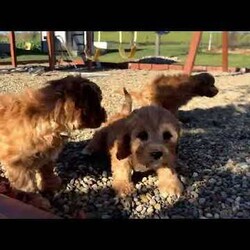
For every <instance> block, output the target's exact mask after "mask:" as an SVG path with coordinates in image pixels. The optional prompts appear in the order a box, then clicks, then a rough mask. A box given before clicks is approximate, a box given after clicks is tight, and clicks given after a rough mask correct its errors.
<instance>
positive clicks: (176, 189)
mask: <svg viewBox="0 0 250 250" xmlns="http://www.w3.org/2000/svg"><path fill="white" fill-rule="evenodd" d="M158 187H159V190H160V194H161V195H162V196H163V197H164V198H166V197H167V196H177V197H180V196H181V194H182V192H183V190H184V187H183V184H182V183H181V181H180V180H179V179H178V178H176V179H175V180H171V181H164V182H163V181H162V182H160V183H159V186H158Z"/></svg>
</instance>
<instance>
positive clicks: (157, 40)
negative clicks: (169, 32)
mask: <svg viewBox="0 0 250 250" xmlns="http://www.w3.org/2000/svg"><path fill="white" fill-rule="evenodd" d="M160 46H161V35H160V34H158V33H156V38H155V56H159V55H160V54H161V51H160Z"/></svg>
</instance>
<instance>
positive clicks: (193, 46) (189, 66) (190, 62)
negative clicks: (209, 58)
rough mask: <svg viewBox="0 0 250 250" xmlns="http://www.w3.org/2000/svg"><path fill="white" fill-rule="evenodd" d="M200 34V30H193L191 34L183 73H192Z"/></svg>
mask: <svg viewBox="0 0 250 250" xmlns="http://www.w3.org/2000/svg"><path fill="white" fill-rule="evenodd" d="M201 36H202V32H201V31H198V32H193V34H192V38H191V43H190V47H189V52H188V56H187V59H186V62H185V66H184V73H185V74H188V75H190V74H191V73H192V70H193V66H194V62H195V58H196V54H197V50H198V47H199V44H200V40H201Z"/></svg>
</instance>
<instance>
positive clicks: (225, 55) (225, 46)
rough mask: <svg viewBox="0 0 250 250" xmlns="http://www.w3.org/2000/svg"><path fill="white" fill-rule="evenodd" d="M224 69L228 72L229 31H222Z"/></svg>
mask: <svg viewBox="0 0 250 250" xmlns="http://www.w3.org/2000/svg"><path fill="white" fill-rule="evenodd" d="M222 71H223V72H228V32H227V31H223V32H222Z"/></svg>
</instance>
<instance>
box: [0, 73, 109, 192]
mask: <svg viewBox="0 0 250 250" xmlns="http://www.w3.org/2000/svg"><path fill="white" fill-rule="evenodd" d="M101 101H102V93H101V90H100V88H99V87H98V86H97V85H96V84H95V83H94V82H91V81H90V80H88V79H85V78H82V77H79V76H77V77H74V76H68V77H66V78H63V79H59V80H54V81H50V82H48V83H47V85H46V86H45V87H43V88H41V89H37V90H27V91H26V92H24V93H22V94H20V95H14V94H5V95H1V96H0V148H1V150H0V161H1V163H2V164H3V168H4V170H5V174H6V177H7V178H8V179H9V181H10V184H11V186H12V187H13V188H14V189H16V190H18V191H23V192H27V193H36V192H38V191H50V190H55V189H57V188H58V187H59V186H60V184H61V180H60V178H59V177H58V176H56V175H55V174H54V173H53V167H54V164H55V161H56V159H57V157H58V154H59V153H60V151H61V149H62V146H63V142H64V138H63V136H62V135H61V134H62V133H63V132H66V131H70V130H73V129H82V128H97V127H99V126H100V125H101V123H102V122H104V121H105V120H106V112H105V110H104V108H103V107H102V106H101Z"/></svg>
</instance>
